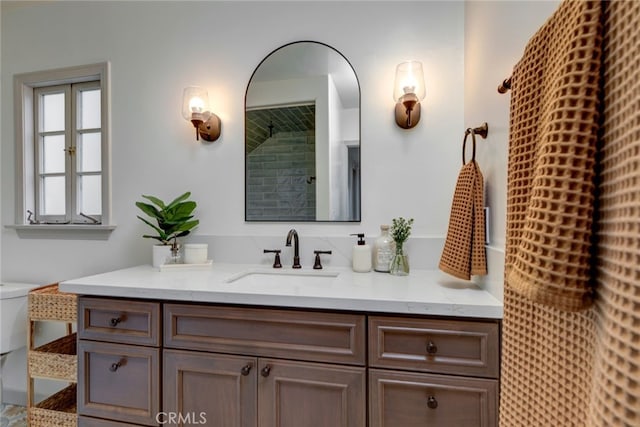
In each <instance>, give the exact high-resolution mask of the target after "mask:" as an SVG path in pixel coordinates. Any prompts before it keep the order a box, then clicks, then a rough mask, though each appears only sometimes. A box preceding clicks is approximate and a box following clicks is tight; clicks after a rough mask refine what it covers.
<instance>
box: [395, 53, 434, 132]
mask: <svg viewBox="0 0 640 427" xmlns="http://www.w3.org/2000/svg"><path fill="white" fill-rule="evenodd" d="M425 94H426V91H425V87H424V73H423V71H422V63H421V62H418V61H406V62H402V63H400V64H399V65H398V67H397V68H396V78H395V81H394V83H393V100H394V101H395V102H396V111H395V113H396V124H397V125H398V126H400V127H401V128H403V129H411V128H413V127H414V126H415V125H417V124H418V122H419V121H420V101H421V100H423V99H424V96H425Z"/></svg>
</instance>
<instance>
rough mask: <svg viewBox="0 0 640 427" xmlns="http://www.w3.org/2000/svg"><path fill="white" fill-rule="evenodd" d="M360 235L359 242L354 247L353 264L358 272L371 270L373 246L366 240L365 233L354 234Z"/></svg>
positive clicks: (354, 269)
mask: <svg viewBox="0 0 640 427" xmlns="http://www.w3.org/2000/svg"><path fill="white" fill-rule="evenodd" d="M352 236H358V243H357V244H356V245H355V246H354V247H353V256H352V260H351V261H352V264H353V271H355V272H356V273H367V272H369V271H371V246H369V245H367V242H365V241H364V233H358V234H352Z"/></svg>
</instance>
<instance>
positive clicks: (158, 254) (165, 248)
mask: <svg viewBox="0 0 640 427" xmlns="http://www.w3.org/2000/svg"><path fill="white" fill-rule="evenodd" d="M170 256H171V245H153V263H152V265H153V266H154V267H160V266H161V265H162V264H166V263H167V259H169V257H170Z"/></svg>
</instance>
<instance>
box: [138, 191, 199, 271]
mask: <svg viewBox="0 0 640 427" xmlns="http://www.w3.org/2000/svg"><path fill="white" fill-rule="evenodd" d="M190 196H191V192H189V191H187V192H186V193H184V194H183V195H181V196H179V197H177V198H176V199H174V200H173V201H172V202H170V203H165V202H163V201H162V200H160V199H159V198H157V197H154V196H147V195H142V197H144V198H145V199H147V200H148V201H150V202H151V203H145V202H136V206H137V207H138V208H139V209H140V210H141V211H142V212H144V213H145V214H146V215H148V216H149V217H150V219H146V218H143V217H141V216H140V215H138V218H139V219H140V220H141V221H142V222H144V223H145V224H147V225H148V226H149V227H151V228H153V230H155V232H156V233H157V234H155V235H154V234H145V235H143V236H142V237H144V238H147V239H155V240H157V241H158V242H160V243H159V244H157V245H155V246H154V255H153V266H154V267H159V266H160V265H161V264H163V263H164V261H165V260H166V259H167V257H168V256H169V254H170V252H171V250H173V251H174V252H173V253H174V255H175V254H177V250H178V242H177V239H178V237H184V236H187V235H188V234H189V233H191V230H192V229H193V228H194V227H195V226H197V225H198V224H199V223H200V221H199V220H197V219H193V215H192V213H193V210H194V209H195V208H196V202H194V201H192V200H187V199H188V198H189V197H190ZM152 221H155V224H154V223H153V222H152ZM157 248H158V249H157Z"/></svg>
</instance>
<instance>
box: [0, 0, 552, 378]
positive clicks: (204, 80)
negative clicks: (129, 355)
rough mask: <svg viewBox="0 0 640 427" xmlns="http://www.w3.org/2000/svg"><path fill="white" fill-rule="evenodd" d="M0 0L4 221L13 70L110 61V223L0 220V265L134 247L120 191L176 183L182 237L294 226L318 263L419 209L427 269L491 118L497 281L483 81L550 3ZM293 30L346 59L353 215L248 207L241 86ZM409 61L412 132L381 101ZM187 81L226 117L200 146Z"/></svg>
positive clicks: (37, 270)
mask: <svg viewBox="0 0 640 427" xmlns="http://www.w3.org/2000/svg"><path fill="white" fill-rule="evenodd" d="M0 4H1V7H2V9H1V11H0V15H1V18H2V20H1V32H0V43H1V48H2V50H1V55H0V73H1V85H0V91H1V93H2V95H3V96H2V98H1V109H0V114H1V119H0V126H1V128H0V138H1V140H0V143H1V154H0V156H1V163H0V174H1V175H0V177H1V203H2V206H1V210H0V215H1V217H0V218H1V219H2V224H7V223H12V222H13V215H14V173H15V170H14V149H13V144H14V142H13V105H12V97H11V94H12V92H13V89H12V76H13V74H15V73H23V72H29V71H37V70H43V69H52V68H58V67H66V66H71V65H80V64H89V63H96V62H101V61H104V60H109V61H111V65H112V100H113V104H112V112H113V120H112V121H113V131H112V135H113V138H112V139H113V159H112V160H113V200H114V205H113V215H114V218H115V222H116V223H117V225H118V227H117V229H116V230H115V231H114V232H113V234H112V235H111V237H110V238H109V240H106V241H86V240H49V239H20V238H18V237H17V235H16V233H15V231H12V230H8V229H5V228H2V230H1V232H0V243H1V245H0V250H1V255H2V256H1V258H0V260H1V262H0V272H1V273H2V274H1V275H0V277H1V278H2V279H4V280H16V281H31V282H39V283H48V282H54V281H58V280H64V279H69V278H73V277H78V276H82V275H87V274H94V273H98V272H102V271H107V270H112V269H116V268H122V267H127V266H132V265H137V264H142V263H148V262H150V245H151V242H149V241H146V240H144V239H142V238H141V237H140V236H141V235H142V234H143V233H145V232H147V230H146V229H145V226H144V225H143V224H142V223H140V222H139V221H138V220H137V219H136V215H137V214H138V212H137V211H136V208H135V206H134V202H135V201H137V200H139V199H140V195H141V194H154V195H157V196H160V197H162V198H170V197H173V196H176V195H178V194H181V193H182V192H183V191H185V190H191V191H192V192H193V195H194V198H195V200H197V201H198V210H197V213H198V216H199V218H200V220H201V225H200V227H199V228H198V230H197V233H196V235H195V236H194V239H200V240H208V241H210V242H215V244H216V245H217V247H216V248H214V252H215V251H217V252H215V257H216V259H217V260H221V258H222V257H225V256H226V257H227V258H228V259H231V258H233V259H236V260H244V261H249V260H253V259H261V258H260V257H262V255H258V253H259V252H261V251H260V248H264V247H267V246H280V247H281V246H282V243H284V237H285V235H286V231H287V230H288V229H289V228H290V227H291V226H295V227H296V228H297V229H298V231H299V233H300V235H301V247H305V250H304V252H301V255H302V256H303V259H302V262H303V264H307V265H308V264H309V263H311V262H312V261H313V260H312V258H311V255H308V254H309V253H312V252H311V249H313V248H322V247H321V246H320V245H325V244H328V240H332V241H333V242H334V246H333V247H334V249H335V248H336V247H337V249H338V250H337V251H334V255H332V257H331V258H329V259H328V260H326V261H324V260H323V263H324V264H329V265H330V264H331V263H332V262H333V263H336V264H339V263H340V262H342V263H348V260H349V256H350V248H351V245H352V244H353V241H352V240H351V238H349V237H347V235H348V234H349V233H354V232H360V231H363V232H365V233H367V235H368V236H369V237H370V238H373V237H374V236H376V235H378V233H379V225H380V224H382V223H389V222H390V219H391V218H393V217H396V216H405V217H414V218H415V225H414V231H413V234H412V238H411V239H410V241H409V245H410V249H411V250H412V258H411V259H412V266H415V267H422V268H435V265H437V261H438V258H439V255H440V251H441V247H442V246H441V245H442V238H443V237H444V235H445V233H446V230H447V226H448V215H449V211H450V208H451V198H452V194H453V189H454V187H455V181H456V178H457V174H458V171H459V169H460V149H461V142H462V136H463V132H464V129H465V128H466V127H467V126H477V125H480V124H481V123H482V122H484V121H487V122H488V123H489V126H490V131H489V138H488V139H487V140H481V141H479V146H478V161H479V163H480V166H481V168H482V170H483V172H484V175H485V181H486V187H487V203H488V204H489V205H490V206H491V207H492V211H493V215H492V221H491V236H490V237H491V241H492V245H491V246H490V248H489V252H488V254H489V260H490V266H489V272H490V277H489V278H488V279H486V280H485V281H486V282H488V283H487V284H486V286H487V287H488V288H490V289H491V290H492V291H493V292H494V293H496V294H499V293H500V292H501V279H502V269H501V261H502V258H503V257H504V253H503V248H504V221H505V212H504V211H505V205H506V156H507V143H508V123H509V119H508V117H509V98H508V95H499V94H497V92H496V91H495V89H496V86H497V84H498V83H499V82H500V81H502V79H504V78H505V77H508V76H509V75H510V73H511V67H512V66H513V64H515V63H516V61H517V60H518V59H519V58H520V56H521V54H522V51H523V49H524V45H525V43H526V41H527V40H528V39H529V38H530V37H531V36H532V35H533V33H534V32H535V31H536V29H537V28H538V27H539V26H540V25H542V23H543V22H544V20H545V19H546V17H548V16H549V15H550V14H551V13H552V12H553V11H554V10H555V8H556V7H557V4H558V1H556V0H553V1H550V2H544V1H535V2H534V1H531V2H526V1H519V2H503V1H496V2H488V1H472V2H466V3H462V2H435V1H429V2H412V3H407V4H404V5H401V4H400V3H399V2H367V3H366V4H365V2H306V1H305V2H254V3H251V2H194V3H188V4H187V3H186V2H117V3H115V4H109V3H108V2H55V3H54V2H51V3H48V2H22V3H20V4H17V5H16V4H10V3H7V2H5V1H3V2H1V3H0ZM364 8H366V12H363V9H364ZM365 18H366V19H365ZM296 40H315V41H320V42H323V43H327V44H329V45H331V46H333V47H334V48H336V49H338V50H339V51H340V52H341V53H342V54H344V55H345V56H346V57H347V58H348V59H349V61H350V62H351V64H352V65H353V67H354V69H355V71H356V73H357V75H358V78H359V82H360V86H361V90H362V100H361V106H362V111H361V118H362V123H361V129H362V196H363V197H362V222H361V223H360V224H357V223H356V224H331V223H318V224H309V223H299V224H289V223H286V224H276V223H273V224H265V223H251V224H249V223H245V222H244V160H243V156H244V146H243V143H244V114H243V111H244V93H245V90H246V85H247V82H248V80H249V78H250V77H251V73H252V72H253V70H254V68H255V67H256V66H257V65H258V64H259V62H260V61H261V60H262V59H263V58H264V56H265V55H267V54H269V53H270V52H271V51H272V50H273V49H275V48H277V47H278V46H281V45H283V44H286V43H289V42H292V41H296ZM406 59H417V60H421V61H423V63H424V67H425V74H426V85H427V96H426V99H425V101H424V102H423V106H422V108H423V110H422V118H421V122H420V123H419V124H418V126H417V127H416V128H414V129H413V130H409V131H405V130H402V129H400V128H398V127H397V126H396V125H395V123H394V115H393V107H394V105H393V101H392V85H393V78H394V72H395V67H396V65H397V64H398V63H399V62H401V61H403V60H406ZM194 84H195V85H201V86H204V87H207V88H208V89H209V94H210V97H211V101H212V104H213V106H214V110H215V112H216V113H217V114H218V115H219V116H220V117H221V119H222V122H223V123H222V137H221V139H220V140H219V141H218V142H216V143H214V144H211V145H200V144H197V143H196V142H195V141H194V138H193V136H194V132H193V128H192V127H191V124H190V123H188V122H186V121H185V120H184V119H183V118H182V116H181V114H180V107H181V102H182V100H181V96H182V90H183V88H184V87H185V86H188V85H194ZM327 238H328V239H327ZM305 245H306V246H305ZM220 248H222V249H224V250H220ZM301 250H302V248H301ZM283 255H284V256H288V254H286V255H285V254H283ZM284 256H283V262H286V259H285V258H284ZM305 257H306V258H305ZM16 372H19V370H18V371H16ZM9 380H11V381H13V383H14V384H13V386H15V385H16V384H19V383H23V381H20V380H15V381H14V380H12V379H11V378H9Z"/></svg>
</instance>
